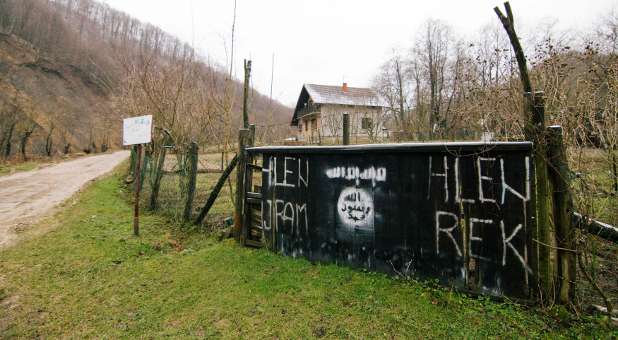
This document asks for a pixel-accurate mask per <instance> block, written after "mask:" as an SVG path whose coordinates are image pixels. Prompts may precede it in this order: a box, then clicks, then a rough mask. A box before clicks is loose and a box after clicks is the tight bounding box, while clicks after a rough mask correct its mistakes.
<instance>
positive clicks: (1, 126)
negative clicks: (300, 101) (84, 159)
mask: <svg viewBox="0 0 618 340" xmlns="http://www.w3.org/2000/svg"><path fill="white" fill-rule="evenodd" d="M0 65H2V67H1V68H0V74H1V75H2V76H1V77H0V113H1V114H0V149H1V150H2V157H3V158H4V159H11V158H13V159H15V158H16V159H21V160H26V159H27V158H28V157H32V156H34V157H36V156H53V155H57V154H67V153H70V152H86V153H91V152H98V151H105V150H107V149H109V148H117V147H119V146H120V145H119V143H120V127H121V118H123V117H129V116H136V115H143V114H152V115H154V120H155V122H156V127H157V131H158V133H157V134H156V136H155V140H159V141H160V140H161V139H162V138H167V136H170V137H172V138H173V141H171V142H172V143H173V144H174V145H175V146H176V147H177V149H178V150H179V151H182V150H183V148H185V147H187V146H188V144H189V142H190V141H196V142H198V143H199V144H200V145H203V146H205V147H208V146H215V145H216V146H217V147H218V148H226V146H228V145H229V144H230V143H232V141H233V140H234V139H235V138H236V131H235V128H237V127H238V124H240V118H239V117H240V114H239V112H240V110H241V108H242V83H240V82H238V81H237V80H235V79H234V78H233V77H232V75H231V74H230V73H228V71H227V65H223V64H219V63H216V62H213V61H210V60H209V59H208V58H207V57H205V56H202V55H198V53H197V52H196V51H195V50H194V49H193V48H192V47H191V46H190V45H189V44H187V43H185V42H183V41H181V40H179V39H178V38H176V37H174V36H172V35H170V34H168V33H166V32H164V31H162V30H161V29H160V28H158V27H156V26H154V25H151V24H147V23H142V22H140V21H139V20H137V19H134V18H132V17H131V16H129V15H127V14H125V13H123V12H121V11H118V10H115V9H113V8H111V7H110V6H108V5H107V4H104V3H101V2H98V1H93V0H1V1H0ZM250 95H251V98H250V101H251V105H252V111H251V112H252V118H253V119H256V118H257V119H258V120H259V121H260V122H261V123H260V124H261V125H262V126H264V127H268V130H269V133H268V134H266V133H265V134H264V136H265V138H278V137H281V136H284V135H285V134H286V133H287V130H288V129H287V119H288V116H289V114H290V109H289V108H287V107H285V106H283V105H282V104H280V103H279V102H277V101H275V100H272V98H269V97H267V96H264V95H262V94H260V93H258V92H257V91H255V90H252V91H251V93H250ZM282 122H284V123H285V124H281V123H282ZM275 130H277V131H275ZM163 131H166V133H163Z"/></svg>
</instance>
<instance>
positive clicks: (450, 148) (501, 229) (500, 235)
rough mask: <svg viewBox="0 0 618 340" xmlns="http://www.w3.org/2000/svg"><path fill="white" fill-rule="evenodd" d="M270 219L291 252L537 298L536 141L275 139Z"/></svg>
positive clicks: (267, 163)
mask: <svg viewBox="0 0 618 340" xmlns="http://www.w3.org/2000/svg"><path fill="white" fill-rule="evenodd" d="M250 152H251V153H261V154H263V162H264V164H263V168H264V170H263V176H262V181H263V182H262V195H263V203H262V220H263V221H262V223H263V228H264V231H265V233H264V234H265V237H266V240H267V243H268V244H269V245H270V247H271V248H272V249H273V250H275V251H278V252H280V253H282V254H284V255H288V256H294V257H305V258H307V259H309V260H312V261H322V262H333V263H337V264H341V265H347V266H353V267H361V268H367V269H369V270H374V271H380V272H386V273H403V274H407V275H413V276H416V277H421V278H437V279H439V280H440V281H441V282H442V283H443V284H448V285H452V286H455V287H458V288H460V289H465V290H473V291H476V292H479V293H483V294H490V295H496V296H500V295H506V296H511V297H517V298H528V297H529V296H530V295H529V294H530V293H529V292H530V288H531V287H532V286H533V284H532V282H533V281H534V280H533V270H532V268H531V265H530V263H531V262H532V261H530V258H531V249H532V246H531V244H532V242H531V229H532V224H531V223H532V222H533V210H532V206H533V205H532V200H531V198H532V197H531V196H532V195H531V190H533V189H534V173H533V167H532V164H533V163H532V159H531V144H529V143H495V144H480V143H478V144H475V143H460V144H456V143H446V144H403V145H382V146H372V147H363V146H355V147H306V148H303V147H281V148H275V147H267V148H253V149H250Z"/></svg>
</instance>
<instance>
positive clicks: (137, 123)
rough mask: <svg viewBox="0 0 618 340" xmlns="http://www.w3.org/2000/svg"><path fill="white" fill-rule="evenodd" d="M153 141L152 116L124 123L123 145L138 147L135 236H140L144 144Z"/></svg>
mask: <svg viewBox="0 0 618 340" xmlns="http://www.w3.org/2000/svg"><path fill="white" fill-rule="evenodd" d="M151 140H152V116H141V117H133V118H127V119H125V120H124V121H123V131H122V144H123V145H136V149H137V150H136V154H137V159H136V162H135V175H134V180H135V181H136V182H135V206H134V212H133V234H134V235H135V236H139V196H140V192H141V190H142V178H141V177H142V171H141V164H142V144H148V143H150V142H151Z"/></svg>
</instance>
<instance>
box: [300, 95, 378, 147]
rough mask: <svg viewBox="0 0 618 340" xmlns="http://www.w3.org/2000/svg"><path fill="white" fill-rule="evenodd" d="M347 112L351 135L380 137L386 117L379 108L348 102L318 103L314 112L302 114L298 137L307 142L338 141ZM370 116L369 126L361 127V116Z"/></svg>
mask: <svg viewBox="0 0 618 340" xmlns="http://www.w3.org/2000/svg"><path fill="white" fill-rule="evenodd" d="M344 113H348V114H349V115H350V136H351V137H352V138H353V139H354V138H356V139H360V140H361V141H376V140H383V139H385V138H387V137H388V132H385V131H383V130H382V129H383V128H384V127H385V123H386V118H385V115H384V112H383V110H382V108H376V107H367V106H351V105H332V104H323V105H320V107H319V111H318V112H316V114H314V115H309V116H305V117H302V118H301V119H300V123H299V131H298V137H299V140H301V141H304V142H307V143H327V144H330V143H337V141H338V140H340V139H341V137H342V135H343V114H344ZM363 118H370V119H371V121H372V127H371V128H370V129H363V127H362V119H363Z"/></svg>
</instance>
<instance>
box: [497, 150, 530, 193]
mask: <svg viewBox="0 0 618 340" xmlns="http://www.w3.org/2000/svg"><path fill="white" fill-rule="evenodd" d="M500 171H501V173H502V200H501V202H502V203H501V204H504V201H505V199H506V191H507V190H508V191H510V192H511V193H512V194H513V195H515V196H517V197H518V198H519V199H521V200H522V201H524V202H528V201H529V200H530V157H526V184H525V185H526V188H525V190H526V196H524V195H522V194H521V193H519V192H517V191H516V190H515V189H513V187H511V186H510V185H508V184H506V179H505V175H504V159H500Z"/></svg>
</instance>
